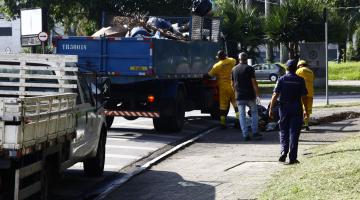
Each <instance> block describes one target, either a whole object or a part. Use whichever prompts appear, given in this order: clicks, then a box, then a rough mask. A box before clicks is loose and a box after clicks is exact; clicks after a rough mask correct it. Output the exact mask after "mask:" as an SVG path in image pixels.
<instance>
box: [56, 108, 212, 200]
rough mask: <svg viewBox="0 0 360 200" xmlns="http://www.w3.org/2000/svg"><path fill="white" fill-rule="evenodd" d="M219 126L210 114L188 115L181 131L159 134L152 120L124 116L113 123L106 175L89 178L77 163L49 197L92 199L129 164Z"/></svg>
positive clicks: (110, 132) (108, 139)
mask: <svg viewBox="0 0 360 200" xmlns="http://www.w3.org/2000/svg"><path fill="white" fill-rule="evenodd" d="M216 125H217V122H216V121H212V120H210V119H209V117H208V116H206V117H204V116H203V117H196V116H194V115H193V116H188V117H187V121H186V123H185V125H184V129H183V130H182V131H181V132H179V133H166V132H163V133H158V132H156V131H155V130H154V128H153V125H152V119H147V118H140V119H138V120H134V121H127V120H125V119H124V118H122V117H118V118H115V121H114V124H113V126H112V127H111V129H109V130H108V137H107V144H106V160H105V172H104V175H103V176H102V177H98V178H90V177H86V176H85V174H84V173H83V166H82V163H78V164H76V165H74V166H73V167H71V168H69V169H68V170H67V171H66V172H65V173H64V174H63V177H62V179H61V181H60V182H59V183H57V184H56V186H55V188H54V189H52V190H51V191H50V198H49V199H92V198H94V197H96V195H98V194H99V193H101V192H102V191H103V190H104V189H105V188H104V187H106V185H107V184H109V183H110V182H111V181H113V180H114V179H116V178H120V177H122V176H123V175H124V174H126V173H127V170H131V169H126V167H128V168H134V167H136V164H137V162H142V161H144V162H145V161H146V160H147V159H151V157H152V156H155V155H156V154H157V152H159V153H161V151H162V150H163V149H164V150H166V149H169V148H172V147H173V146H174V145H176V144H178V143H179V142H181V141H183V140H186V139H187V138H190V137H193V136H195V135H197V134H199V133H201V132H203V131H205V130H207V129H209V128H211V127H213V126H216ZM132 165H134V166H132Z"/></svg>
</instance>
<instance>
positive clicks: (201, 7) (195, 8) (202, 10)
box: [192, 0, 212, 17]
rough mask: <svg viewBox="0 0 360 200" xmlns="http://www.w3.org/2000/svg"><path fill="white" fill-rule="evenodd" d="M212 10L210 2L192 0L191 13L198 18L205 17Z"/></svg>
mask: <svg viewBox="0 0 360 200" xmlns="http://www.w3.org/2000/svg"><path fill="white" fill-rule="evenodd" d="M211 10H212V2H211V0H193V3H192V12H193V13H194V14H195V15H198V16H200V17H204V16H206V15H207V14H208V13H209V12H210V11H211Z"/></svg>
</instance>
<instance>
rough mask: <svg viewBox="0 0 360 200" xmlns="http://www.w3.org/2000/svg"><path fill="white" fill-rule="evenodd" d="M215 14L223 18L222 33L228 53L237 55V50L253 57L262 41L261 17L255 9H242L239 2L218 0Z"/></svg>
mask: <svg viewBox="0 0 360 200" xmlns="http://www.w3.org/2000/svg"><path fill="white" fill-rule="evenodd" d="M217 6H218V11H217V14H218V15H219V16H221V17H222V18H223V34H224V38H225V42H226V45H227V47H228V51H229V52H228V54H229V55H230V56H233V57H237V54H238V53H239V52H247V53H248V54H249V56H250V57H252V58H255V57H256V56H257V54H258V47H259V46H260V45H261V44H263V43H264V40H263V37H264V33H263V27H262V25H263V18H262V17H259V16H258V13H257V10H256V9H250V10H248V9H244V8H243V6H242V5H241V4H239V3H234V2H233V3H231V2H229V1H222V2H219V4H218V5H217Z"/></svg>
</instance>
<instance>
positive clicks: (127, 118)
mask: <svg viewBox="0 0 360 200" xmlns="http://www.w3.org/2000/svg"><path fill="white" fill-rule="evenodd" d="M124 118H125V119H126V120H130V121H132V120H135V119H137V118H139V117H129V116H125V117H124Z"/></svg>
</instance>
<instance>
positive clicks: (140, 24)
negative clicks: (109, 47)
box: [92, 0, 212, 41]
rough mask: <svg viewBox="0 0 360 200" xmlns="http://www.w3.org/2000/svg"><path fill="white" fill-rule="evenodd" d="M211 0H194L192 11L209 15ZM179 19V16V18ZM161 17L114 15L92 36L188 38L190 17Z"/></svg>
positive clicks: (201, 15) (196, 13)
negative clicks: (109, 21)
mask: <svg viewBox="0 0 360 200" xmlns="http://www.w3.org/2000/svg"><path fill="white" fill-rule="evenodd" d="M211 10H212V3H211V0H194V1H193V6H192V13H193V14H194V15H197V16H200V17H204V16H206V15H210V14H211ZM179 19H180V18H179ZM183 19H184V18H182V20H178V19H177V18H169V19H165V18H161V17H147V16H130V17H125V16H116V17H114V18H113V19H112V20H111V23H110V24H111V25H112V26H109V27H104V28H102V29H100V30H99V31H97V32H96V33H94V34H93V35H92V36H93V37H130V38H133V37H143V38H144V37H146V38H157V39H171V40H183V41H186V40H190V33H189V31H190V18H188V19H187V20H183Z"/></svg>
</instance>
